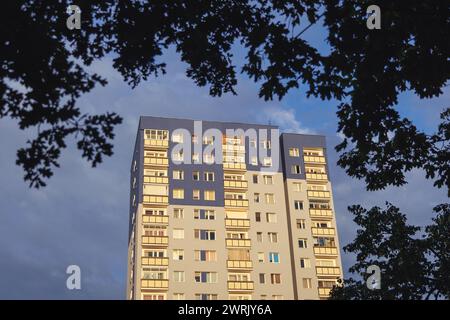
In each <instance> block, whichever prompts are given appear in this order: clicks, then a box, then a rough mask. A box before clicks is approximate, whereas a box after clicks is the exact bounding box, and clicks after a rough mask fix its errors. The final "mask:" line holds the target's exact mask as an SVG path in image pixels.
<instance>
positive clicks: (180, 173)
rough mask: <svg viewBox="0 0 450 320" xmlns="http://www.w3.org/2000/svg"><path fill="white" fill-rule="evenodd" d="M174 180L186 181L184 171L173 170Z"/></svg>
mask: <svg viewBox="0 0 450 320" xmlns="http://www.w3.org/2000/svg"><path fill="white" fill-rule="evenodd" d="M172 178H173V179H174V180H184V171H183V170H173V172H172Z"/></svg>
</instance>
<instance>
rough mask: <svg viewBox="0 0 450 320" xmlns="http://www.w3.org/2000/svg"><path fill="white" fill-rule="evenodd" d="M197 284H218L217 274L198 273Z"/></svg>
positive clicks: (196, 276) (196, 274) (196, 275)
mask: <svg viewBox="0 0 450 320" xmlns="http://www.w3.org/2000/svg"><path fill="white" fill-rule="evenodd" d="M195 282H197V283H216V282H217V272H196V273H195Z"/></svg>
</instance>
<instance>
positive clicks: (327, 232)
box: [311, 227, 336, 236]
mask: <svg viewBox="0 0 450 320" xmlns="http://www.w3.org/2000/svg"><path fill="white" fill-rule="evenodd" d="M311 231H312V234H313V236H334V235H335V234H336V231H335V230H334V228H317V227H312V228H311Z"/></svg>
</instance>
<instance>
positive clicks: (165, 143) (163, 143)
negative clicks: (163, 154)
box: [144, 139, 169, 148]
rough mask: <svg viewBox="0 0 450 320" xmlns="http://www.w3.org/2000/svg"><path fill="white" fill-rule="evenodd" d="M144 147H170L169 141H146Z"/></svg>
mask: <svg viewBox="0 0 450 320" xmlns="http://www.w3.org/2000/svg"><path fill="white" fill-rule="evenodd" d="M144 147H162V148H167V147H169V140H157V139H144Z"/></svg>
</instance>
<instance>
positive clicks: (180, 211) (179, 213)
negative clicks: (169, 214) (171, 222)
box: [173, 208, 184, 219]
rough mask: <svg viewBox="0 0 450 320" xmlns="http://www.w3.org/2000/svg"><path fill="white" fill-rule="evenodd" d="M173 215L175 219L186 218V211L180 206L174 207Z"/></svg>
mask: <svg viewBox="0 0 450 320" xmlns="http://www.w3.org/2000/svg"><path fill="white" fill-rule="evenodd" d="M173 217H174V218H175V219H183V218H184V211H183V209H180V208H175V209H173Z"/></svg>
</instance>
